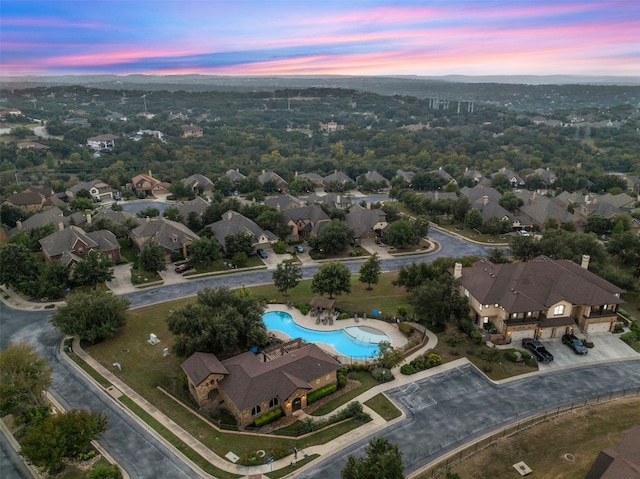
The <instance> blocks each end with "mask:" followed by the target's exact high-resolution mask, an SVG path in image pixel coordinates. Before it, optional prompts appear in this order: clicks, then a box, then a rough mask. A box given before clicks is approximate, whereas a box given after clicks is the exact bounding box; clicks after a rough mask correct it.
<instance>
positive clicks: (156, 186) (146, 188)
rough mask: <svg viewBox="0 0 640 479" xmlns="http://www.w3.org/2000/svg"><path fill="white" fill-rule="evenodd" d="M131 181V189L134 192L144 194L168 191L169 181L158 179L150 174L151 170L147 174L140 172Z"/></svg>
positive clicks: (161, 193)
mask: <svg viewBox="0 0 640 479" xmlns="http://www.w3.org/2000/svg"><path fill="white" fill-rule="evenodd" d="M131 181H132V183H133V186H132V187H133V190H134V191H135V192H136V193H139V194H140V193H142V194H144V195H146V196H154V195H163V194H166V193H168V192H169V187H170V186H171V185H170V184H169V183H166V182H164V181H160V180H157V179H155V178H154V177H153V176H151V172H149V174H148V175H145V174H144V173H143V174H140V175H136V176H134V177H133V179H132V180H131Z"/></svg>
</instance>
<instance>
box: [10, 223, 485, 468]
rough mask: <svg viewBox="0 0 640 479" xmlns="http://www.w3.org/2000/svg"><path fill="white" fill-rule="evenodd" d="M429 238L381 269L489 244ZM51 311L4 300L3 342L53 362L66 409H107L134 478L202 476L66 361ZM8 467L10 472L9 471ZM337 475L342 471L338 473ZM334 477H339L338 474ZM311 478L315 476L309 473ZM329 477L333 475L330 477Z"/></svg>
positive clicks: (153, 298)
mask: <svg viewBox="0 0 640 479" xmlns="http://www.w3.org/2000/svg"><path fill="white" fill-rule="evenodd" d="M430 237H431V238H432V239H434V240H436V241H438V242H439V243H440V244H441V246H442V247H441V249H440V250H439V251H438V252H436V253H433V254H429V255H417V256H408V257H399V258H392V259H387V260H383V262H382V268H383V270H396V269H398V268H400V266H402V265H405V264H409V263H412V262H419V261H433V260H434V259H435V258H438V257H441V256H463V255H472V254H477V255H480V256H482V255H484V254H486V252H487V251H488V250H489V249H490V248H485V247H482V246H478V245H473V244H469V243H466V242H464V241H461V240H458V239H455V238H451V237H449V236H448V235H445V234H443V233H441V232H439V231H435V230H433V231H432V232H431V233H430ZM363 261H364V260H356V261H348V262H345V263H344V264H345V265H346V266H347V267H349V269H350V270H351V271H353V272H357V271H358V270H359V268H360V265H361V264H362V262H363ZM318 268H319V265H318V266H316V265H314V266H309V267H305V268H304V269H303V275H304V278H311V277H312V276H313V274H314V273H315V272H316V271H317V270H318ZM271 282H272V279H271V271H267V270H260V271H250V272H237V273H233V274H228V275H224V276H218V277H211V278H204V279H200V280H193V281H189V282H185V283H179V284H174V285H168V286H160V287H158V288H149V289H144V290H140V291H136V292H134V293H130V294H128V295H126V297H127V298H128V299H130V300H131V303H132V306H133V307H139V306H143V305H147V304H152V303H158V302H162V301H168V300H171V299H176V298H182V297H185V296H192V295H195V294H196V293H197V292H198V291H199V290H200V289H202V288H203V287H217V286H223V285H226V286H231V287H236V286H241V285H242V284H244V285H246V286H252V285H257V284H267V283H271ZM50 316H51V312H50V311H20V310H14V309H11V308H9V307H7V306H6V305H4V304H2V303H0V332H1V334H0V347H1V348H2V349H4V348H6V347H7V346H8V345H9V344H11V343H16V342H19V341H27V342H29V343H31V344H32V345H34V346H35V347H36V348H37V349H38V351H39V352H40V353H41V354H42V355H43V356H44V357H46V358H47V359H49V361H50V362H51V364H52V366H53V368H54V372H53V376H52V379H53V381H52V385H51V388H50V392H51V394H52V395H53V396H54V397H55V398H56V399H57V400H58V401H60V403H61V404H62V405H63V406H64V407H66V408H88V409H90V410H93V411H97V412H100V413H103V414H106V415H107V417H108V420H109V430H108V431H106V432H105V433H103V434H102V435H101V436H100V438H99V440H100V443H101V444H102V445H103V446H104V447H105V449H107V451H108V452H109V453H110V454H111V455H112V456H113V457H114V459H115V460H116V461H118V462H119V463H120V465H121V466H122V467H124V468H125V470H126V471H127V472H128V473H129V475H130V476H131V477H132V478H133V477H135V478H137V479H145V478H157V477H170V478H183V477H185V478H187V477H194V478H195V477H198V475H196V474H195V473H194V472H193V471H191V469H189V468H188V467H187V466H186V465H185V464H184V463H183V462H182V461H181V460H180V459H179V458H178V457H176V456H175V455H174V454H173V452H172V451H170V450H168V449H167V448H166V447H165V446H164V445H163V444H162V443H160V442H159V441H158V440H156V439H155V437H154V436H153V435H152V434H150V433H149V432H147V431H146V430H145V429H144V428H142V427H140V425H138V424H137V423H136V422H135V421H133V420H132V419H131V418H130V417H129V416H128V415H127V414H125V413H124V412H123V411H122V410H121V409H120V408H119V407H118V406H117V405H116V404H115V403H114V401H113V400H112V399H111V398H110V397H109V396H107V395H106V394H104V393H103V392H102V391H100V390H98V389H97V388H95V387H94V386H93V385H92V384H91V383H89V382H88V381H87V380H86V379H85V378H84V377H83V376H82V375H80V374H78V373H77V372H76V370H75V369H74V368H73V367H71V366H70V365H69V364H68V363H67V362H66V361H65V360H63V359H62V358H61V357H60V355H59V353H58V351H59V345H60V341H61V339H62V335H61V334H60V333H58V332H57V331H56V330H55V329H54V328H53V327H52V325H51V324H50V323H49V318H50ZM0 459H1V460H2V462H1V463H0V464H2V467H3V469H2V473H3V474H2V477H20V475H19V472H17V471H18V470H19V469H20V465H19V464H15V468H14V469H15V471H16V472H15V475H14V476H11V475H10V474H12V473H11V472H10V469H9V468H8V466H6V464H8V463H12V464H13V463H14V462H15V460H16V458H15V457H13V456H11V455H9V454H4V453H2V454H1V455H0ZM5 470H6V471H8V472H7V474H6V475H5ZM338 476H339V474H338ZM338 476H335V477H338ZM309 477H312V476H309ZM330 477H331V476H330Z"/></svg>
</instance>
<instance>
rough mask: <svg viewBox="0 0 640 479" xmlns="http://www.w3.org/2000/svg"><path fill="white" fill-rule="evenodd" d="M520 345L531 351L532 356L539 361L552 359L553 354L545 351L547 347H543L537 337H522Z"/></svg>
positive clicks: (547, 361) (545, 361) (548, 361)
mask: <svg viewBox="0 0 640 479" xmlns="http://www.w3.org/2000/svg"><path fill="white" fill-rule="evenodd" d="M522 347H523V348H525V349H528V350H529V351H531V353H532V354H533V355H534V357H535V358H536V359H537V360H538V362H540V363H550V362H551V361H553V354H551V353H550V352H549V351H547V348H545V347H544V344H542V343H541V342H540V341H538V340H537V339H532V338H524V339H523V340H522Z"/></svg>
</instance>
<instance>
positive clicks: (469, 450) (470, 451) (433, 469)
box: [407, 387, 640, 479]
mask: <svg viewBox="0 0 640 479" xmlns="http://www.w3.org/2000/svg"><path fill="white" fill-rule="evenodd" d="M633 396H640V387H638V388H629V389H623V390H619V391H613V392H610V393H608V394H602V395H600V396H592V397H589V398H586V399H584V400H582V401H577V402H572V403H571V404H565V405H562V406H557V407H555V408H552V409H548V410H547V411H545V412H544V413H541V414H537V415H534V416H531V417H529V418H527V419H524V420H522V421H519V422H517V423H516V424H511V425H509V426H505V427H503V428H502V429H500V430H498V431H496V432H494V433H491V434H490V435H489V436H485V437H482V438H480V439H478V440H476V441H473V442H472V443H471V444H468V445H466V446H464V447H463V448H462V449H459V450H457V451H454V452H452V453H449V454H448V455H446V456H445V457H444V458H441V459H438V460H436V461H434V462H432V463H431V464H428V465H427V466H426V467H424V468H422V469H420V470H419V471H416V472H414V473H412V474H410V475H409V476H407V477H408V479H415V478H418V477H420V478H421V479H427V478H428V479H434V478H438V477H441V476H443V475H444V474H445V473H446V472H447V471H448V470H449V469H450V468H451V467H453V466H455V465H457V464H460V463H461V462H462V461H464V460H465V459H468V458H469V457H471V456H473V455H474V454H476V453H477V452H480V451H482V450H484V449H486V448H487V447H489V446H491V445H492V444H494V443H496V442H497V441H499V440H500V439H503V438H505V437H510V436H513V435H515V434H518V433H519V432H521V431H524V430H526V429H528V428H530V427H532V426H535V425H537V424H540V423H542V422H544V421H546V420H547V419H551V418H556V417H558V416H560V415H561V414H566V413H568V412H570V411H573V410H575V409H580V408H583V407H587V406H595V405H597V404H600V403H605V402H609V401H614V400H616V399H622V398H625V397H633Z"/></svg>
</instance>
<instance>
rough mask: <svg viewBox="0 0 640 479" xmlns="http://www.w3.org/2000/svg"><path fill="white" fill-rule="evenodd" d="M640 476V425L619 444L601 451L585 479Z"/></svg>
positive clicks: (630, 431) (635, 478)
mask: <svg viewBox="0 0 640 479" xmlns="http://www.w3.org/2000/svg"><path fill="white" fill-rule="evenodd" d="M638 478H640V425H635V426H633V427H632V428H631V429H629V430H628V431H627V433H626V434H625V436H624V438H622V441H620V442H619V443H618V445H616V446H614V447H612V448H610V449H604V450H602V451H600V454H598V457H596V460H595V462H594V463H593V465H592V466H591V469H590V470H589V472H588V473H587V475H586V477H585V479H638Z"/></svg>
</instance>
